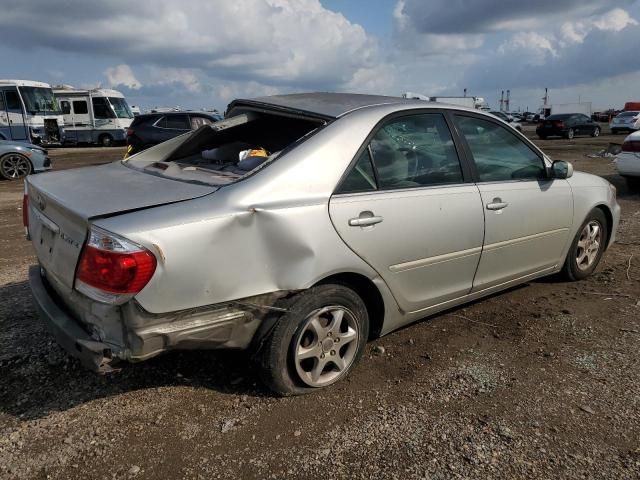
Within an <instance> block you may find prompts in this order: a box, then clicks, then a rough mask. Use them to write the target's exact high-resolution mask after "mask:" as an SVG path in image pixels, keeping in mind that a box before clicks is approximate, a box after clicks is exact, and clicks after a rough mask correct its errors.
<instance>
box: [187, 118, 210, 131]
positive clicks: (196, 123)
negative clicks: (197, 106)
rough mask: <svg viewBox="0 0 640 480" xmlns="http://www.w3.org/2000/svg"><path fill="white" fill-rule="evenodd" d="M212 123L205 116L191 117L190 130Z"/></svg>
mask: <svg viewBox="0 0 640 480" xmlns="http://www.w3.org/2000/svg"><path fill="white" fill-rule="evenodd" d="M212 123H213V122H212V121H211V120H209V119H208V118H207V117H191V130H197V129H198V128H200V127H201V126H203V125H211V124H212Z"/></svg>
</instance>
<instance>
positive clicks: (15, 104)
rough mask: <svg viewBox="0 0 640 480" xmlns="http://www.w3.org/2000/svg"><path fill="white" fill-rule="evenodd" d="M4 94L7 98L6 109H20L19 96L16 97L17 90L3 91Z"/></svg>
mask: <svg viewBox="0 0 640 480" xmlns="http://www.w3.org/2000/svg"><path fill="white" fill-rule="evenodd" d="M4 94H5V97H6V99H7V110H14V111H15V110H20V111H22V106H21V105H20V97H18V92H12V91H6V92H4Z"/></svg>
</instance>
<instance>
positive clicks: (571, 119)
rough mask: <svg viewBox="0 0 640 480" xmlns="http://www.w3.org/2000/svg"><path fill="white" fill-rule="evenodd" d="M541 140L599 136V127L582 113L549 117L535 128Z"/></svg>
mask: <svg viewBox="0 0 640 480" xmlns="http://www.w3.org/2000/svg"><path fill="white" fill-rule="evenodd" d="M536 134H537V135H538V137H540V138H541V139H543V140H544V139H545V138H547V137H564V138H568V139H572V138H573V137H574V136H576V135H591V136H592V137H597V136H598V135H600V126H599V125H598V124H597V123H595V122H594V121H593V120H591V118H589V117H587V116H586V115H583V114H582V113H559V114H556V115H549V116H548V117H547V118H545V119H544V120H542V121H541V122H540V123H539V124H538V128H536Z"/></svg>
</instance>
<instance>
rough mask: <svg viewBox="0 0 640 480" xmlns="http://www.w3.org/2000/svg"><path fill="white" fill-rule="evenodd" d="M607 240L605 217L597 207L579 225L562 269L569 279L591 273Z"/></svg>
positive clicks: (600, 256) (578, 278) (583, 276)
mask: <svg viewBox="0 0 640 480" xmlns="http://www.w3.org/2000/svg"><path fill="white" fill-rule="evenodd" d="M607 241H608V232H607V219H606V217H605V216H604V213H603V212H602V210H600V209H599V208H595V209H594V210H592V211H591V213H589V215H588V216H587V218H586V219H585V221H584V222H583V223H582V225H581V226H580V229H579V230H578V233H577V234H576V236H575V238H574V239H573V242H572V243H571V248H569V252H568V253H567V258H566V259H565V262H564V267H563V269H562V273H563V275H564V276H565V277H566V278H567V279H568V280H571V281H576V280H583V279H585V278H587V277H588V276H589V275H591V274H592V273H593V271H594V270H595V269H596V267H597V266H598V263H600V259H601V258H602V254H603V253H604V250H605V248H606V245H607Z"/></svg>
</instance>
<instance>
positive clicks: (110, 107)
mask: <svg viewBox="0 0 640 480" xmlns="http://www.w3.org/2000/svg"><path fill="white" fill-rule="evenodd" d="M53 93H54V94H55V96H56V99H57V100H58V102H59V103H60V108H61V109H62V113H63V114H64V124H65V132H66V139H65V141H66V142H67V143H75V144H78V143H97V144H100V145H102V146H104V147H110V146H111V145H113V144H115V143H116V142H120V143H123V142H124V141H125V140H126V139H127V128H129V125H131V121H132V119H133V113H132V112H131V109H130V108H129V105H128V104H127V101H126V100H125V98H124V95H122V93H120V92H118V91H117V90H111V89H107V88H95V89H93V90H80V89H76V88H73V87H71V86H68V85H61V86H55V87H54V88H53Z"/></svg>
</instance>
